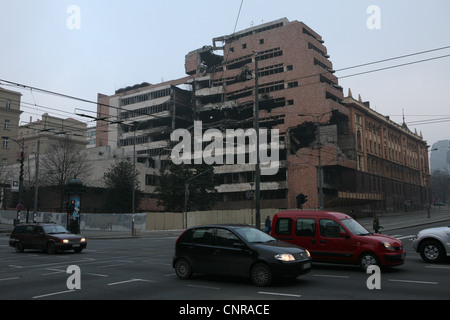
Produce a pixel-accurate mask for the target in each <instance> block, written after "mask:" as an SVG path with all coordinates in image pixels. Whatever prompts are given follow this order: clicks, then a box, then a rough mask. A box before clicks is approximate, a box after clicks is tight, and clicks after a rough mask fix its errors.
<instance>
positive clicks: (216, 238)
mask: <svg viewBox="0 0 450 320" xmlns="http://www.w3.org/2000/svg"><path fill="white" fill-rule="evenodd" d="M173 267H174V268H175V272H176V274H177V276H178V277H179V278H180V279H187V278H190V277H191V276H192V274H193V273H194V272H199V273H214V274H226V275H236V276H244V277H250V279H251V280H252V282H253V283H254V284H255V285H257V286H267V285H270V284H271V283H272V280H273V279H274V278H281V277H284V278H286V277H287V278H296V277H298V276H299V275H302V274H305V273H308V272H309V271H310V270H311V258H310V254H309V252H308V251H307V250H305V249H303V248H300V247H297V246H295V245H292V244H289V243H286V242H284V241H279V240H277V239H275V238H273V237H271V236H270V235H268V234H266V233H264V232H262V231H261V230H258V229H255V228H253V227H249V226H244V225H239V226H235V225H206V226H198V227H192V228H189V229H187V230H186V231H185V232H183V234H181V236H180V237H179V238H178V240H177V241H176V245H175V255H174V258H173Z"/></svg>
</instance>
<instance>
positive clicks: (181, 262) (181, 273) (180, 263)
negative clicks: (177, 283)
mask: <svg viewBox="0 0 450 320" xmlns="http://www.w3.org/2000/svg"><path fill="white" fill-rule="evenodd" d="M175 273H176V274H177V277H178V278H180V279H183V280H184V279H189V278H190V277H192V273H193V272H192V266H191V264H190V263H189V261H187V260H186V259H183V258H182V259H178V260H177V261H176V262H175Z"/></svg>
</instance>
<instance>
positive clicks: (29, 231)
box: [9, 223, 87, 254]
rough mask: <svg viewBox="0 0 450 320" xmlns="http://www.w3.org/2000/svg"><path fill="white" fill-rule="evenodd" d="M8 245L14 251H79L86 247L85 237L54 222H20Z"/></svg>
mask: <svg viewBox="0 0 450 320" xmlns="http://www.w3.org/2000/svg"><path fill="white" fill-rule="evenodd" d="M9 245H10V246H11V247H13V248H15V249H16V252H23V250H24V249H36V250H45V251H47V252H48V253H50V254H52V253H55V252H57V251H65V250H74V251H75V252H77V253H79V252H81V250H83V249H84V248H86V245H87V241H86V238H84V237H82V236H78V235H76V234H73V233H70V232H69V231H67V229H66V228H64V227H63V226H60V225H57V224H54V223H22V224H19V225H17V226H16V227H15V228H14V230H13V231H12V233H11V236H10V238H9Z"/></svg>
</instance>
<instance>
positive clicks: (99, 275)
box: [84, 272, 109, 278]
mask: <svg viewBox="0 0 450 320" xmlns="http://www.w3.org/2000/svg"><path fill="white" fill-rule="evenodd" d="M84 274H88V275H90V276H96V277H106V278H107V277H109V276H108V275H107V274H101V273H91V272H85V273H84Z"/></svg>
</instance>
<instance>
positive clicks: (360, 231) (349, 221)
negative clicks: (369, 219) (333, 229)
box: [341, 218, 372, 236]
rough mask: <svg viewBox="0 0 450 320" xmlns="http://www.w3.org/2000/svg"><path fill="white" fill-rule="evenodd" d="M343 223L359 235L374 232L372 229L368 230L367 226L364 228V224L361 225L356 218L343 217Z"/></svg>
mask: <svg viewBox="0 0 450 320" xmlns="http://www.w3.org/2000/svg"><path fill="white" fill-rule="evenodd" d="M341 222H342V224H343V225H344V226H345V227H346V228H347V229H348V231H350V232H351V233H353V234H354V235H357V236H366V235H370V234H372V233H371V232H370V231H368V230H367V229H366V228H364V227H363V226H362V225H360V224H359V223H358V222H357V221H356V220H354V219H351V218H349V219H342V220H341Z"/></svg>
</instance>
